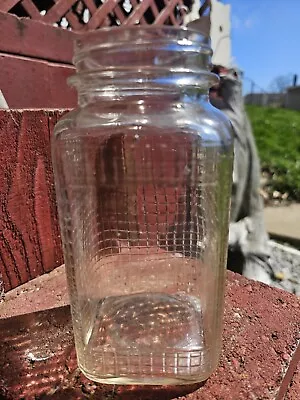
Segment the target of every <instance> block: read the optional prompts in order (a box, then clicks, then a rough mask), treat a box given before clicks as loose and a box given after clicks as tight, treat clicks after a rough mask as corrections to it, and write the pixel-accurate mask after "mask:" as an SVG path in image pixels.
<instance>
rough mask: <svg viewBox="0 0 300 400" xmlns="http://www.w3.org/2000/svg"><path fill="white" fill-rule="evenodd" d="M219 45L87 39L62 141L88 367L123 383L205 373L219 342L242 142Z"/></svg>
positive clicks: (143, 35) (163, 36) (190, 37)
mask: <svg viewBox="0 0 300 400" xmlns="http://www.w3.org/2000/svg"><path fill="white" fill-rule="evenodd" d="M210 56H211V50H210V47H209V41H208V39H207V38H205V37H204V36H202V35H200V34H199V33H197V32H194V31H189V30H185V29H183V28H174V27H158V26H156V27H154V26H148V27H131V28H122V27H121V28H110V29H104V30H100V31H97V32H95V33H92V34H87V35H83V36H82V37H81V38H80V39H79V40H77V43H76V47H75V58H74V62H75V65H76V68H77V74H76V76H75V77H73V78H72V79H71V84H72V85H74V86H76V88H77V90H78V97H79V106H78V108H77V109H76V110H75V111H73V112H71V113H70V114H68V115H66V116H65V117H64V118H63V119H62V120H61V121H60V122H59V123H58V124H57V126H56V129H55V134H54V137H53V141H52V152H53V164H54V172H55V181H56V193H57V203H58V210H59V217H60V226H61V233H62V239H63V246H64V256H65V264H66V271H67V276H68V283H69V291H70V299H71V310H72V317H73V327H74V335H75V342H76V350H77V356H78V362H79V366H80V368H81V370H82V371H83V373H84V374H85V375H86V376H87V377H89V378H90V379H92V380H95V381H98V382H103V383H112V384H151V385H155V384H188V383H192V382H200V381H202V380H205V379H206V378H207V377H208V376H209V375H210V374H211V372H212V371H213V370H214V368H215V367H216V365H217V363H218V357H219V352H220V347H221V329H222V323H221V322H222V314H223V295H224V275H225V263H226V255H227V232H228V216H229V199H230V192H231V179H232V178H231V175H232V158H233V140H232V136H231V128H230V124H229V122H228V121H227V119H226V118H225V117H224V116H223V115H222V114H221V113H220V112H219V111H217V110H216V109H214V108H213V107H212V106H211V105H210V103H209V101H208V89H209V87H211V86H212V85H213V84H214V83H215V82H216V79H217V78H216V76H215V75H214V74H212V73H210V72H209V63H210Z"/></svg>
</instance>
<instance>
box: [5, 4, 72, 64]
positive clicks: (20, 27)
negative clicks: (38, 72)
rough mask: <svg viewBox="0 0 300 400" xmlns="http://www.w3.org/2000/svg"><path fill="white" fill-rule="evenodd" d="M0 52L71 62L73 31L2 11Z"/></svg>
mask: <svg viewBox="0 0 300 400" xmlns="http://www.w3.org/2000/svg"><path fill="white" fill-rule="evenodd" d="M0 32H1V40H0V52H5V53H10V54H15V55H23V56H28V57H35V58H40V59H44V60H49V61H55V62H63V63H67V64H71V63H72V56H73V40H74V37H75V35H76V34H75V33H74V32H73V31H69V30H64V29H61V28H55V27H54V26H51V25H47V24H45V23H41V22H37V21H33V20H30V19H28V18H17V17H15V16H14V15H11V14H6V13H3V12H0Z"/></svg>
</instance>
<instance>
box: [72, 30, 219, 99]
mask: <svg viewBox="0 0 300 400" xmlns="http://www.w3.org/2000/svg"><path fill="white" fill-rule="evenodd" d="M211 54H212V52H211V49H210V42H209V40H208V38H206V37H205V36H204V35H202V34H200V33H199V32H196V31H192V30H187V29H183V28H177V27H176V28H175V27H166V26H159V27H157V26H146V27H136V26H134V27H126V28H123V27H118V28H108V29H103V30H102V29H101V30H99V31H97V32H94V33H92V34H87V35H82V37H81V38H80V39H78V40H77V41H76V45H75V56H74V64H75V66H76V70H77V74H76V75H75V76H74V77H71V78H70V84H71V85H73V86H75V87H76V89H77V91H78V98H79V105H80V106H84V105H86V104H88V103H91V102H95V101H97V100H98V99H101V100H102V99H103V98H105V99H107V100H108V99H120V98H125V97H128V96H130V97H132V96H143V97H144V96H146V97H149V96H155V97H157V96H174V95H177V96H179V95H180V96H182V95H185V94H188V95H189V96H190V95H192V94H193V93H194V92H197V93H198V95H199V94H205V93H207V92H208V89H209V88H210V87H211V86H213V85H214V84H216V83H217V80H218V78H217V77H216V75H215V74H212V73H211V72H210V59H211Z"/></svg>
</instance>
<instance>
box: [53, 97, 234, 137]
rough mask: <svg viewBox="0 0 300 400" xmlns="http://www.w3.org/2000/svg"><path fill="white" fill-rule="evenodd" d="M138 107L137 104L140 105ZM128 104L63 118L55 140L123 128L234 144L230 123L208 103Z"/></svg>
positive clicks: (85, 109)
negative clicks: (181, 133) (171, 132)
mask: <svg viewBox="0 0 300 400" xmlns="http://www.w3.org/2000/svg"><path fill="white" fill-rule="evenodd" d="M139 103H140V104H139ZM139 103H135V104H133V103H131V104H129V103H127V104H126V105H124V104H121V103H119V104H115V105H113V106H107V105H104V104H97V105H95V104H93V105H89V106H87V107H83V108H77V109H75V110H73V111H70V112H69V113H67V114H65V115H64V116H63V117H62V118H61V119H60V121H59V122H58V123H57V125H56V127H55V131H54V136H60V137H62V136H64V135H68V136H69V135H70V134H71V133H72V131H73V132H75V131H76V132H78V131H81V132H83V131H90V130H92V131H93V132H95V130H99V132H100V131H102V130H103V129H104V130H105V129H106V128H109V129H111V128H113V127H118V128H120V127H122V126H134V125H135V126H140V127H143V126H145V127H149V126H151V127H155V128H156V129H158V130H159V129H162V130H164V131H165V130H166V129H168V128H170V129H172V130H176V131H180V130H184V131H185V132H186V131H190V132H191V133H193V134H198V135H200V136H202V137H203V139H206V140H209V141H220V140H221V141H226V142H231V141H232V140H233V136H232V128H231V123H230V121H229V119H228V118H227V117H226V115H225V114H223V113H222V112H221V111H220V110H218V109H217V108H215V107H213V106H212V105H211V104H210V103H208V102H198V103H197V102H173V103H168V104H163V105H162V106H161V107H160V106H159V104H142V102H139Z"/></svg>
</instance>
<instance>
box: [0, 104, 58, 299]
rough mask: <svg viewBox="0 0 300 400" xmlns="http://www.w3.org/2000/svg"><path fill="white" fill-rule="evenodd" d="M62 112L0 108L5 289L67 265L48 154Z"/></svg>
mask: <svg viewBox="0 0 300 400" xmlns="http://www.w3.org/2000/svg"><path fill="white" fill-rule="evenodd" d="M61 115H62V112H59V111H57V112H54V111H53V112H51V111H47V112H46V111H1V110H0V164H1V168H0V206H1V212H0V272H1V273H2V275H3V280H4V285H5V290H6V291H7V290H9V289H11V288H14V287H16V286H18V285H20V284H21V283H24V282H27V281H28V280H30V279H32V278H34V277H36V276H39V275H41V274H43V273H44V272H48V271H50V270H52V269H54V268H55V267H57V266H59V265H60V264H61V263H62V262H63V258H62V251H61V244H60V233H59V227H58V222H57V211H56V205H55V191H54V184H53V174H52V166H51V155H50V134H51V132H52V131H53V127H54V124H55V123H56V122H57V119H58V118H59V117H60V116H61Z"/></svg>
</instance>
